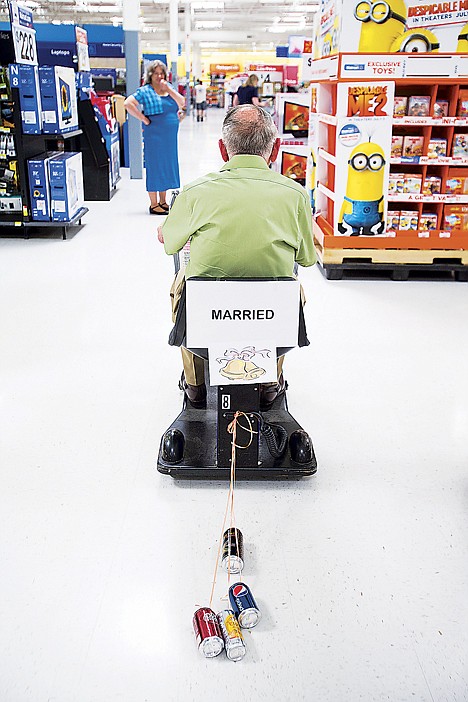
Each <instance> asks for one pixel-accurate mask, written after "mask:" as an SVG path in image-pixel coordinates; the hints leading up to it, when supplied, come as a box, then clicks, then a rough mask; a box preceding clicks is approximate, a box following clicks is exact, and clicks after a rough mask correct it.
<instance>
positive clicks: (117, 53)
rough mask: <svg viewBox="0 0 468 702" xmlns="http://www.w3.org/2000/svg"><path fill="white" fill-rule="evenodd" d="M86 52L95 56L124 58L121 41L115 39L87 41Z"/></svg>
mask: <svg viewBox="0 0 468 702" xmlns="http://www.w3.org/2000/svg"><path fill="white" fill-rule="evenodd" d="M88 52H89V55H90V56H96V57H97V58H125V47H124V45H123V43H122V42H116V41H103V42H95V41H92V42H89V44H88Z"/></svg>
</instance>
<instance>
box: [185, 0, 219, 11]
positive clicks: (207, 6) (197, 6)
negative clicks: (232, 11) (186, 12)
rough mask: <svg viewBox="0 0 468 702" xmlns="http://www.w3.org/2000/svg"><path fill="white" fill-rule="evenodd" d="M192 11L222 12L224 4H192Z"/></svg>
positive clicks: (209, 2)
mask: <svg viewBox="0 0 468 702" xmlns="http://www.w3.org/2000/svg"><path fill="white" fill-rule="evenodd" d="M192 10H224V2H214V1H213V2H211V0H209V1H207V2H192Z"/></svg>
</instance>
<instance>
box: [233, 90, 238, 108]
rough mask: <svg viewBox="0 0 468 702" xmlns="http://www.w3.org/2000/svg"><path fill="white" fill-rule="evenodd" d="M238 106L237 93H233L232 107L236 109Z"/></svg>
mask: <svg viewBox="0 0 468 702" xmlns="http://www.w3.org/2000/svg"><path fill="white" fill-rule="evenodd" d="M238 104H239V96H238V94H237V93H235V94H234V96H233V98H232V106H233V107H237V105H238Z"/></svg>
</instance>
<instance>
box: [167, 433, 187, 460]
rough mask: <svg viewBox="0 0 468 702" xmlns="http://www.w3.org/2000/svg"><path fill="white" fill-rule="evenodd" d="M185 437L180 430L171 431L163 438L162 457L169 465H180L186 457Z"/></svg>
mask: <svg viewBox="0 0 468 702" xmlns="http://www.w3.org/2000/svg"><path fill="white" fill-rule="evenodd" d="M184 449H185V437H184V435H183V434H182V432H181V431H180V430H179V429H169V431H166V433H165V434H164V436H163V441H162V457H163V459H164V460H165V461H167V462H168V463H179V461H181V460H182V458H183V457H184Z"/></svg>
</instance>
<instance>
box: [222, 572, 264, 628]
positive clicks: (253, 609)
mask: <svg viewBox="0 0 468 702" xmlns="http://www.w3.org/2000/svg"><path fill="white" fill-rule="evenodd" d="M229 600H230V602H231V607H232V609H233V610H234V612H235V614H236V617H237V619H238V621H239V624H240V625H241V627H242V628H243V629H252V628H253V627H254V626H255V625H256V624H258V622H259V621H260V617H261V614H260V610H259V609H258V607H257V603H256V602H255V600H254V598H253V595H252V593H251V592H250V588H248V587H247V585H244V583H234V585H231V587H230V588H229Z"/></svg>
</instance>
